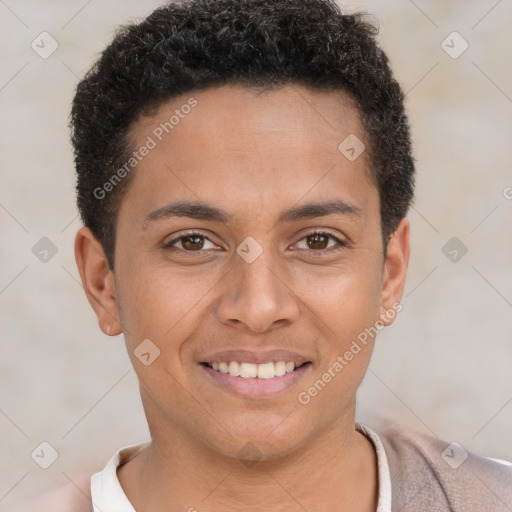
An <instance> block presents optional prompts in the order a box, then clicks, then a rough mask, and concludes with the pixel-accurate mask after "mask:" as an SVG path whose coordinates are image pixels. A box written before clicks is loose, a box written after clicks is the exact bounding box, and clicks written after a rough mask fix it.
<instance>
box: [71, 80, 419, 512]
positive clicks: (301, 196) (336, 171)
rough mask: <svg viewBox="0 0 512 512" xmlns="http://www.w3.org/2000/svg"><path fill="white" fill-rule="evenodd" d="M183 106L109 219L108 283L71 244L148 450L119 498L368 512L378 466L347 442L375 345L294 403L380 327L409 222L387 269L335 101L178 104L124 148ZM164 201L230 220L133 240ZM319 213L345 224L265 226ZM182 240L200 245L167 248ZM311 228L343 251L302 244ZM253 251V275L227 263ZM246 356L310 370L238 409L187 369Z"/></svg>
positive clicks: (350, 124) (392, 298)
mask: <svg viewBox="0 0 512 512" xmlns="http://www.w3.org/2000/svg"><path fill="white" fill-rule="evenodd" d="M191 96H193V97H194V98H195V99H196V100H197V102H198V104H197V106H196V107H195V108H194V109H192V111H191V112H190V113H189V114H188V115H187V116H186V117H185V118H184V119H182V120H180V123H179V125H177V126H175V128H174V129H173V131H172V133H170V134H169V135H167V136H166V137H164V138H163V140H162V141H161V142H160V143H159V144H158V145H157V146H156V147H155V148H154V149H152V150H151V151H150V153H149V154H148V156H147V157H145V158H144V159H143V160H142V161H141V162H140V163H139V164H138V166H137V168H136V171H135V174H134V176H133V182H132V183H131V184H130V186H129V188H128V191H127V194H126V196H125V197H124V199H123V201H122V204H121V207H120V211H119V217H118V224H117V235H116V254H115V268H114V272H112V271H110V270H109V269H108V265H107V260H106V258H105V255H104V252H103V249H102V247H101V245H100V244H99V243H98V241H97V240H95V238H94V236H93V235H92V233H91V232H90V230H89V229H88V228H81V229H80V230H79V231H78V233H77V235H76V241H75V254H76V260H77V264H78V268H79V271H80V275H81V278H82V282H83V285H84V289H85V292H86V294H87V297H88V299H89V302H90V303H91V306H92V307H93V309H94V310H95V312H96V314H97V316H98V322H99V325H100V328H101V329H102V331H103V332H105V333H107V334H110V335H117V334H120V333H121V332H124V336H125V339H126V344H127V349H128V353H129V354H130V357H131V360H132V363H133V366H134V368H135V371H136V372H137V375H138V378H139V382H140V392H141V397H142V401H143V405H144V409H145V412H146V416H147V420H148V423H149V427H150V431H151V436H152V442H151V444H150V445H149V446H148V448H146V449H145V450H143V451H142V452H141V453H140V454H139V455H137V456H136V457H135V458H133V459H132V460H131V461H129V462H128V463H127V464H125V465H124V466H122V467H121V468H120V469H119V470H118V476H119V479H120V482H121V485H122V486H123V488H124V490H125V492H126V494H127V496H128V498H129V499H130V501H131V502H132V503H133V505H134V507H135V508H136V510H137V511H143V512H145V511H153V512H154V511H157V512H158V511H160V510H162V511H163V510H165V511H170V510H171V511H174V510H176V511H178V510H189V509H190V508H191V507H195V509H197V510H199V511H201V512H203V511H216V512H219V511H221V512H222V511H232V510H251V511H252V510H254V511H260V510H283V511H292V510H293V511H295V510H297V511H298V510H301V511H302V510H308V511H313V510H322V511H335V510H340V503H343V509H344V510H351V511H374V510H375V508H376V504H377V492H378V487H377V466H376V455H375V452H374V448H373V445H372V444H371V442H370V441H369V440H368V439H367V438H366V437H365V436H363V435H362V434H360V433H359V432H357V431H356V430H355V429H354V421H355V394H356V390H357V388H358V386H359V384H360V382H361V380H362V378H363V376H364V374H365V372H366V370H367V368H368V364H369V361H370V356H371V352H372V349H373V343H374V339H371V340H370V341H369V342H368V344H367V346H366V347H364V348H363V349H362V350H361V351H360V352H359V353H358V354H357V355H356V356H354V358H353V359H352V360H351V361H350V362H349V363H348V364H347V365H346V366H345V367H344V368H343V370H342V371H341V372H339V373H338V374H337V375H336V377H335V378H333V379H332V380H331V381H330V382H329V383H328V384H327V385H326V386H325V387H324V388H323V389H322V390H321V392H319V393H318V394H317V395H316V396H315V397H314V398H312V399H311V401H310V402H309V403H308V404H306V405H304V404H301V403H300V402H299V401H298V399H297V396H298V394H299V392H301V391H305V390H307V389H308V388H309V387H310V386H311V385H312V384H313V383H314V382H315V381H317V380H318V379H319V378H320V377H321V375H322V374H323V373H324V372H325V371H327V369H328V368H329V367H332V365H333V362H334V361H336V358H337V357H338V356H339V355H340V354H344V353H345V352H346V351H347V350H348V349H349V347H350V345H351V343H352V341H353V340H354V339H356V338H357V336H358V334H359V333H361V332H362V331H364V329H365V328H367V327H370V326H373V325H374V324H375V322H376V321H377V320H379V318H381V321H382V324H384V325H389V324H391V323H392V322H393V318H394V315H393V317H390V316H386V313H385V312H386V311H389V310H392V308H393V305H394V304H395V305H396V303H397V302H398V301H400V299H401V297H402V293H403V288H404V281H405V273H406V269H407V264H408V260H409V223H408V221H407V220H406V219H403V220H402V221H401V222H400V224H399V226H398V227H397V229H396V231H395V233H394V234H393V235H392V237H391V239H390V241H389V243H388V247H387V254H386V256H385V257H384V251H383V247H382V238H381V224H380V210H379V194H378V190H377V188H376V186H375V184H374V182H373V180H372V178H371V174H370V171H369V168H368V161H367V158H366V154H365V153H363V154H362V155H361V156H360V157H359V158H357V159H356V160H354V161H350V160H349V159H347V158H346V157H345V156H344V155H343V154H342V153H341V152H340V151H339V150H338V145H339V144H340V142H342V141H343V140H344V139H345V138H346V137H347V136H348V135H349V134H351V133H353V134H356V135H357V137H358V138H359V139H360V140H362V141H365V136H364V131H363V129H362V127H361V123H360V120H359V116H358V113H357V111H356V109H355V108H354V106H353V104H352V102H351V101H350V99H349V98H348V97H347V96H346V95H345V94H344V93H342V92H339V91H338V92H324V91H322V92H319V91H311V90H309V89H306V88H303V87H302V86H298V85H293V86H292V85H288V86H285V87H282V88H280V89H276V90H272V91H265V92H262V93H261V94H257V93H256V92H255V91H252V90H248V89H244V88H242V87H240V86H234V85H230V86H222V87H219V88H212V89H208V90H205V91H201V92H197V93H190V94H187V95H184V96H182V97H180V98H175V99H174V100H173V101H171V102H168V103H165V104H163V105H161V107H160V108H159V109H158V111H157V112H156V113H155V114H154V115H153V116H152V117H145V118H141V119H139V120H137V122H136V123H135V124H134V125H133V126H132V129H131V138H132V143H133V147H134V148H137V147H140V146H141V145H142V144H143V143H144V142H145V140H146V137H147V136H148V135H150V134H151V133H152V130H154V129H155V127H157V126H158V125H159V124H160V123H161V122H162V121H165V120H167V119H169V117H170V115H172V113H173V112H174V110H175V109H176V108H180V106H181V105H183V104H184V103H186V101H187V100H188V99H189V98H190V97H191ZM177 200H186V201H197V202H201V203H207V204H209V205H212V206H215V207H217V208H220V209H222V210H224V211H226V212H227V213H229V214H231V215H232V219H231V220H229V221H228V222H218V221H211V220H200V219H192V218H187V217H172V218H162V219H160V220H158V221H154V222H150V223H147V224H145V225H144V219H145V217H146V216H147V215H148V214H149V213H150V212H152V211H154V210H156V209H158V208H161V207H163V206H165V205H167V204H169V203H172V202H174V201H177ZM329 200H343V201H344V202H345V203H348V204H350V205H352V206H354V207H356V208H357V209H358V213H357V214H347V213H346V214H341V215H327V216H320V217H315V218H309V219H301V220H296V221H292V222H284V223H279V222H278V217H279V215H280V214H281V213H282V212H283V211H284V210H287V209H289V208H292V207H296V206H300V205H303V204H306V203H310V202H325V201H329ZM191 229H193V230H194V231H201V232H202V233H203V234H204V236H205V237H206V238H205V239H199V241H198V240H197V239H190V238H188V239H187V238H185V239H183V238H182V239H181V241H180V240H178V241H177V242H176V243H175V244H174V248H172V247H171V248H163V246H164V244H165V243H168V242H170V241H172V240H175V239H177V238H179V237H180V236H186V235H187V233H186V231H187V230H191ZM314 230H324V231H328V232H329V234H332V235H334V236H336V237H338V238H339V239H340V240H342V241H343V242H344V243H345V245H343V246H339V245H338V244H337V243H336V242H335V240H333V239H331V238H322V237H320V240H318V239H317V240H316V243H315V238H314V237H311V236H309V235H311V233H312V232H313V231H314ZM249 236H250V237H252V238H254V239H255V240H256V241H257V242H258V244H259V245H260V246H261V248H262V249H263V252H262V253H261V255H260V256H259V257H258V258H257V259H256V260H255V261H254V262H252V263H248V262H246V261H245V260H244V259H243V258H241V257H240V256H239V255H238V254H237V252H236V248H237V246H238V245H239V244H241V242H242V241H244V239H245V238H246V237H249ZM191 242H192V243H191ZM336 247H339V248H340V250H333V249H336ZM312 249H317V251H316V253H315V252H314V251H313V250H312ZM148 338H149V339H150V340H151V341H152V342H153V343H154V344H155V345H156V346H158V348H159V349H160V356H159V357H158V358H157V359H155V360H154V362H152V364H150V365H149V366H145V365H144V364H142V363H141V362H140V361H139V360H138V359H137V358H136V357H135V355H134V350H135V349H136V347H137V346H138V345H139V344H140V343H141V341H142V340H144V339H148ZM247 347H251V348H252V347H258V348H284V349H288V350H292V351H295V352H299V353H300V354H303V355H307V357H308V359H309V360H310V361H311V362H312V366H311V367H310V368H309V370H308V372H307V373H306V374H305V375H304V376H303V377H302V379H301V380H299V382H297V383H296V384H295V385H294V386H293V387H292V388H291V389H288V390H285V391H284V392H281V393H279V394H278V395H275V396H273V397H265V398H244V397H241V396H239V395H236V394H234V393H232V392H229V391H226V390H224V389H222V388H220V387H219V386H218V385H216V384H215V383H214V382H212V380H211V379H209V378H207V377H206V376H205V375H204V373H205V372H204V370H203V369H202V368H201V367H200V365H199V364H198V363H199V361H200V360H201V357H202V356H204V355H205V354H206V353H207V352H211V351H213V350H227V349H231V348H235V349H243V348H247ZM247 443H251V446H252V447H253V451H254V450H256V454H257V455H255V457H254V459H255V460H253V461H252V463H247V462H244V461H241V460H240V454H239V452H240V450H241V449H243V448H244V447H246V446H247ZM254 447H256V448H255V449H254Z"/></svg>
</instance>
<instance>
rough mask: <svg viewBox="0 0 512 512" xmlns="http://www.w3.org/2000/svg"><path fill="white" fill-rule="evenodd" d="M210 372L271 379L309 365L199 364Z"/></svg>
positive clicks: (279, 363) (308, 363)
mask: <svg viewBox="0 0 512 512" xmlns="http://www.w3.org/2000/svg"><path fill="white" fill-rule="evenodd" d="M200 364H201V365H203V366H206V367H207V368H210V369H211V370H214V371H216V372H219V373H223V374H229V375H231V376H232V377H241V378H242V379H273V378H275V377H282V376H283V375H285V374H287V373H292V372H294V371H295V370H297V369H299V368H302V367H303V366H306V365H310V364H311V362H310V361H306V362H305V363H302V364H296V363H294V362H293V361H275V362H268V363H260V364H255V363H239V362H238V361H220V362H217V361H213V362H211V363H206V362H203V363H200Z"/></svg>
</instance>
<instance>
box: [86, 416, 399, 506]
mask: <svg viewBox="0 0 512 512" xmlns="http://www.w3.org/2000/svg"><path fill="white" fill-rule="evenodd" d="M356 428H357V430H359V431H360V432H361V433H363V434H365V435H366V436H367V437H368V438H369V439H370V440H371V441H372V443H373V445H374V447H375V451H376V453H377V466H378V481H379V499H378V505H377V510H376V512H391V481H390V476H389V467H388V461H387V458H386V453H385V451H384V447H383V446H382V443H381V441H380V438H379V436H378V435H377V434H376V433H375V432H374V431H373V430H371V429H370V428H368V427H365V426H363V425H360V424H358V423H356ZM145 446H147V444H137V445H132V446H127V447H125V448H121V449H120V450H118V451H117V452H116V453H115V454H114V456H113V457H112V458H111V459H110V460H109V461H108V462H107V465H106V466H105V468H104V469H103V470H102V471H100V472H98V473H95V474H94V475H93V476H92V477H91V496H92V503H93V506H94V512H136V511H135V509H134V508H133V506H132V504H131V503H130V501H129V500H128V498H127V496H126V494H125V492H124V490H123V488H122V487H121V484H120V482H119V479H118V478H117V468H118V467H120V466H121V465H122V464H125V463H126V462H128V460H130V459H132V458H133V457H135V456H136V455H137V454H138V453H139V452H140V451H141V450H142V449H143V448H144V447H145Z"/></svg>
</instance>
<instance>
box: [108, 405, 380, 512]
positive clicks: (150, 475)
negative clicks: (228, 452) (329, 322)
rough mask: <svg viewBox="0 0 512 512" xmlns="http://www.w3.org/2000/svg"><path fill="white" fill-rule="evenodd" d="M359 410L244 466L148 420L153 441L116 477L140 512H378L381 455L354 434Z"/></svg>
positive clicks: (179, 432) (188, 435) (369, 442)
mask: <svg viewBox="0 0 512 512" xmlns="http://www.w3.org/2000/svg"><path fill="white" fill-rule="evenodd" d="M354 410H355V407H353V408H352V411H351V412H352V413H351V415H350V416H349V417H348V418H346V417H344V418H340V419H338V420H337V421H335V422H334V423H332V424H331V425H329V427H328V428H327V429H325V430H324V431H323V432H320V433H317V432H316V433H315V435H314V436H312V439H311V440H308V441H306V442H305V443H304V444H303V445H302V446H301V447H297V449H296V450H294V451H293V452H291V453H289V454H287V455H286V456H282V457H279V458H277V459H274V460H253V461H247V462H245V463H243V462H241V461H240V460H239V459H235V458H232V457H226V456H224V455H222V454H219V452H218V451H215V450H214V449H213V448H211V447H208V446H206V445H205V444H204V443H202V442H198V441H197V439H194V438H193V437H192V436H190V434H188V433H184V432H183V431H181V430H180V429H179V428H177V427H176V426H175V425H169V424H166V425H165V427H164V428H162V427H160V428H156V427H155V425H154V424H153V425H151V423H150V426H151V427H152V428H151V435H152V442H151V444H150V445H149V446H148V447H147V448H146V449H145V450H143V451H142V452H141V453H140V454H139V455H138V456H137V457H135V458H134V459H132V460H131V461H130V462H128V463H127V464H125V465H124V466H122V467H121V468H120V469H119V470H118V477H119V480H120V482H121V485H122V487H123V488H124V490H125V493H126V495H127V496H128V499H129V500H130V501H131V503H132V504H133V506H134V507H135V509H136V510H137V511H140V512H146V511H152V512H160V511H164V510H165V511H166V512H173V511H175V510H176V511H178V510H180V511H183V510H187V511H189V510H190V511H191V512H192V511H194V510H197V511H201V512H209V511H212V512H213V511H215V512H228V511H232V510H251V511H255V512H256V511H263V510H279V511H283V512H285V511H286V512H288V511H298V510H318V509H321V510H325V511H333V512H334V511H339V510H341V509H343V510H351V511H354V512H356V511H357V512H359V511H361V512H375V510H376V506H377V494H378V492H377V491H378V486H377V459H376V454H375V450H374V448H373V445H372V443H371V441H370V440H368V439H367V438H366V437H365V436H364V435H362V434H361V433H359V432H357V431H356V430H355V424H354ZM148 416H149V415H148ZM158 423H159V424H160V425H162V423H161V422H158Z"/></svg>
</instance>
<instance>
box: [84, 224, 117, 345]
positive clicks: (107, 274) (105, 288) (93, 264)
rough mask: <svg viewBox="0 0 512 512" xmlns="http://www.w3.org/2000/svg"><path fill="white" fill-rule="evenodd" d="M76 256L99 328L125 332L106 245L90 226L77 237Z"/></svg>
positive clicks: (106, 332)
mask: <svg viewBox="0 0 512 512" xmlns="http://www.w3.org/2000/svg"><path fill="white" fill-rule="evenodd" d="M75 259H76V264H77V267H78V271H79V273H80V278H81V280H82V285H83V288H84V291H85V294H86V296H87V300H88V301H89V304H90V305H91V306H92V308H93V309H94V312H95V313H96V316H97V317H98V324H99V326H100V329H101V330H102V331H103V332H104V333H105V334H107V335H109V336H117V335H118V334H121V333H122V332H123V330H122V327H121V323H120V319H119V310H118V305H117V295H116V289H115V283H114V276H113V273H112V271H111V270H110V269H109V267H108V261H107V258H106V256H105V252H104V251H103V247H102V246H101V244H100V243H99V242H98V240H96V238H95V237H94V235H93V234H92V232H91V230H90V229H89V228H87V227H82V228H80V229H79V230H78V231H77V233H76V237H75Z"/></svg>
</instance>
